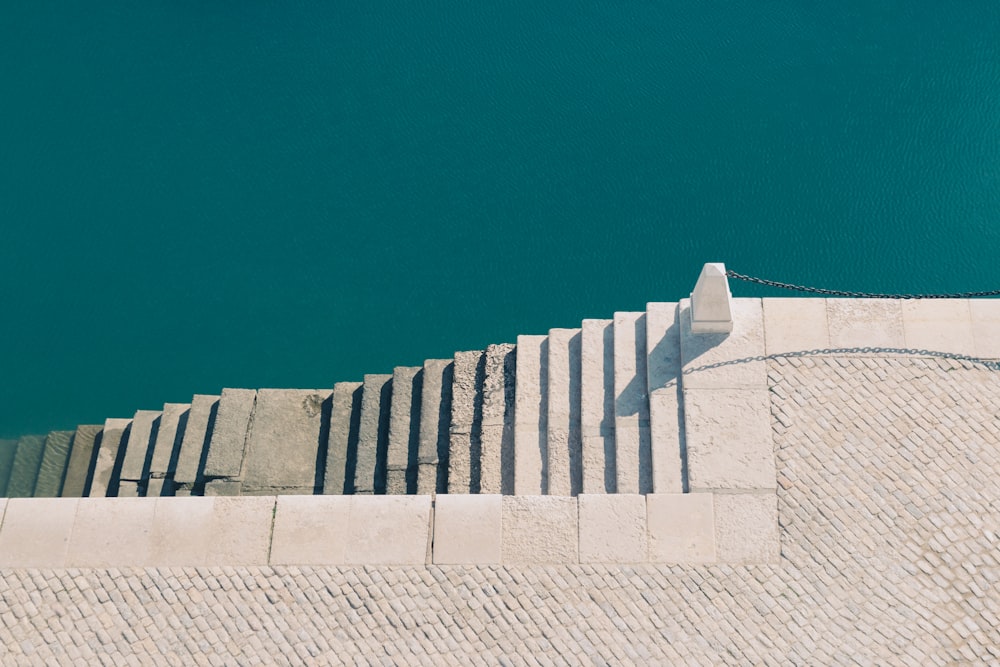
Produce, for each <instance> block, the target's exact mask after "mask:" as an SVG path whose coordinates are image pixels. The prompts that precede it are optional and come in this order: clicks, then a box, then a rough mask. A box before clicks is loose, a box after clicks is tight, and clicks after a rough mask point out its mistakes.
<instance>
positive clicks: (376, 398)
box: [354, 375, 392, 494]
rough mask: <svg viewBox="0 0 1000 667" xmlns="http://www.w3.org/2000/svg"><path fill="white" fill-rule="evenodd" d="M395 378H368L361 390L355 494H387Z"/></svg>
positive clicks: (369, 376)
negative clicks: (390, 425) (387, 450)
mask: <svg viewBox="0 0 1000 667" xmlns="http://www.w3.org/2000/svg"><path fill="white" fill-rule="evenodd" d="M391 409H392V376H391V375H366V376H365V382H364V387H363V388H362V390H361V424H360V426H359V432H358V455H357V465H356V467H355V470H354V493H363V494H372V493H385V454H386V448H387V447H388V446H389V416H390V414H391Z"/></svg>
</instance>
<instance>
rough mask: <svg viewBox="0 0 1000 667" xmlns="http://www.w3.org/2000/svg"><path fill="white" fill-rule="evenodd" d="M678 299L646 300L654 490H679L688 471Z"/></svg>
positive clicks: (670, 491) (678, 491)
mask: <svg viewBox="0 0 1000 667" xmlns="http://www.w3.org/2000/svg"><path fill="white" fill-rule="evenodd" d="M680 329H681V326H680V313H679V308H678V305H677V304H676V303H649V304H646V376H647V388H648V391H649V447H650V458H651V463H652V468H653V471H652V477H653V480H652V484H653V488H652V492H653V493H680V492H682V491H684V480H685V476H686V475H687V470H686V461H685V459H686V454H685V446H686V445H685V440H684V414H683V405H684V402H683V397H682V394H681V331H680Z"/></svg>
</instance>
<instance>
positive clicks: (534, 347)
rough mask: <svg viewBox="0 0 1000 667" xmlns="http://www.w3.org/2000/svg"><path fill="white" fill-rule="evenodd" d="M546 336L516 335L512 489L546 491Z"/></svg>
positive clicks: (547, 374)
mask: <svg viewBox="0 0 1000 667" xmlns="http://www.w3.org/2000/svg"><path fill="white" fill-rule="evenodd" d="M548 362H549V342H548V336H518V337H517V379H516V390H515V392H514V405H515V407H514V492H515V493H516V494H517V495H528V494H532V495H534V494H541V493H545V492H546V488H547V484H546V472H547V471H546V468H547V466H548V443H547V440H546V438H547V431H548V418H549V417H548V415H549V406H548V394H549V392H548V383H549V369H548Z"/></svg>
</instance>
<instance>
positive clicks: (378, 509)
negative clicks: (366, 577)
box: [345, 496, 431, 565]
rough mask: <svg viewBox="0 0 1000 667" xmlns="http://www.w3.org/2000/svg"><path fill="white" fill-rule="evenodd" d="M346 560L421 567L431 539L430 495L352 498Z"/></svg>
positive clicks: (362, 563) (424, 561)
mask: <svg viewBox="0 0 1000 667" xmlns="http://www.w3.org/2000/svg"><path fill="white" fill-rule="evenodd" d="M351 501H352V502H351V515H350V522H349V525H348V533H347V546H346V550H345V561H346V562H347V563H349V564H354V565H422V564H424V563H426V560H427V547H428V541H429V540H430V538H431V536H430V519H431V497H430V496H352V497H351Z"/></svg>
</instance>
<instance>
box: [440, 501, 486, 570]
mask: <svg viewBox="0 0 1000 667" xmlns="http://www.w3.org/2000/svg"><path fill="white" fill-rule="evenodd" d="M502 499H503V496H500V495H497V494H491V495H465V494H463V495H445V494H442V495H439V496H437V498H436V499H435V501H434V556H433V558H434V563H435V564H436V565H493V564H499V563H500V562H501V538H502V516H503V500H502Z"/></svg>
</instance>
